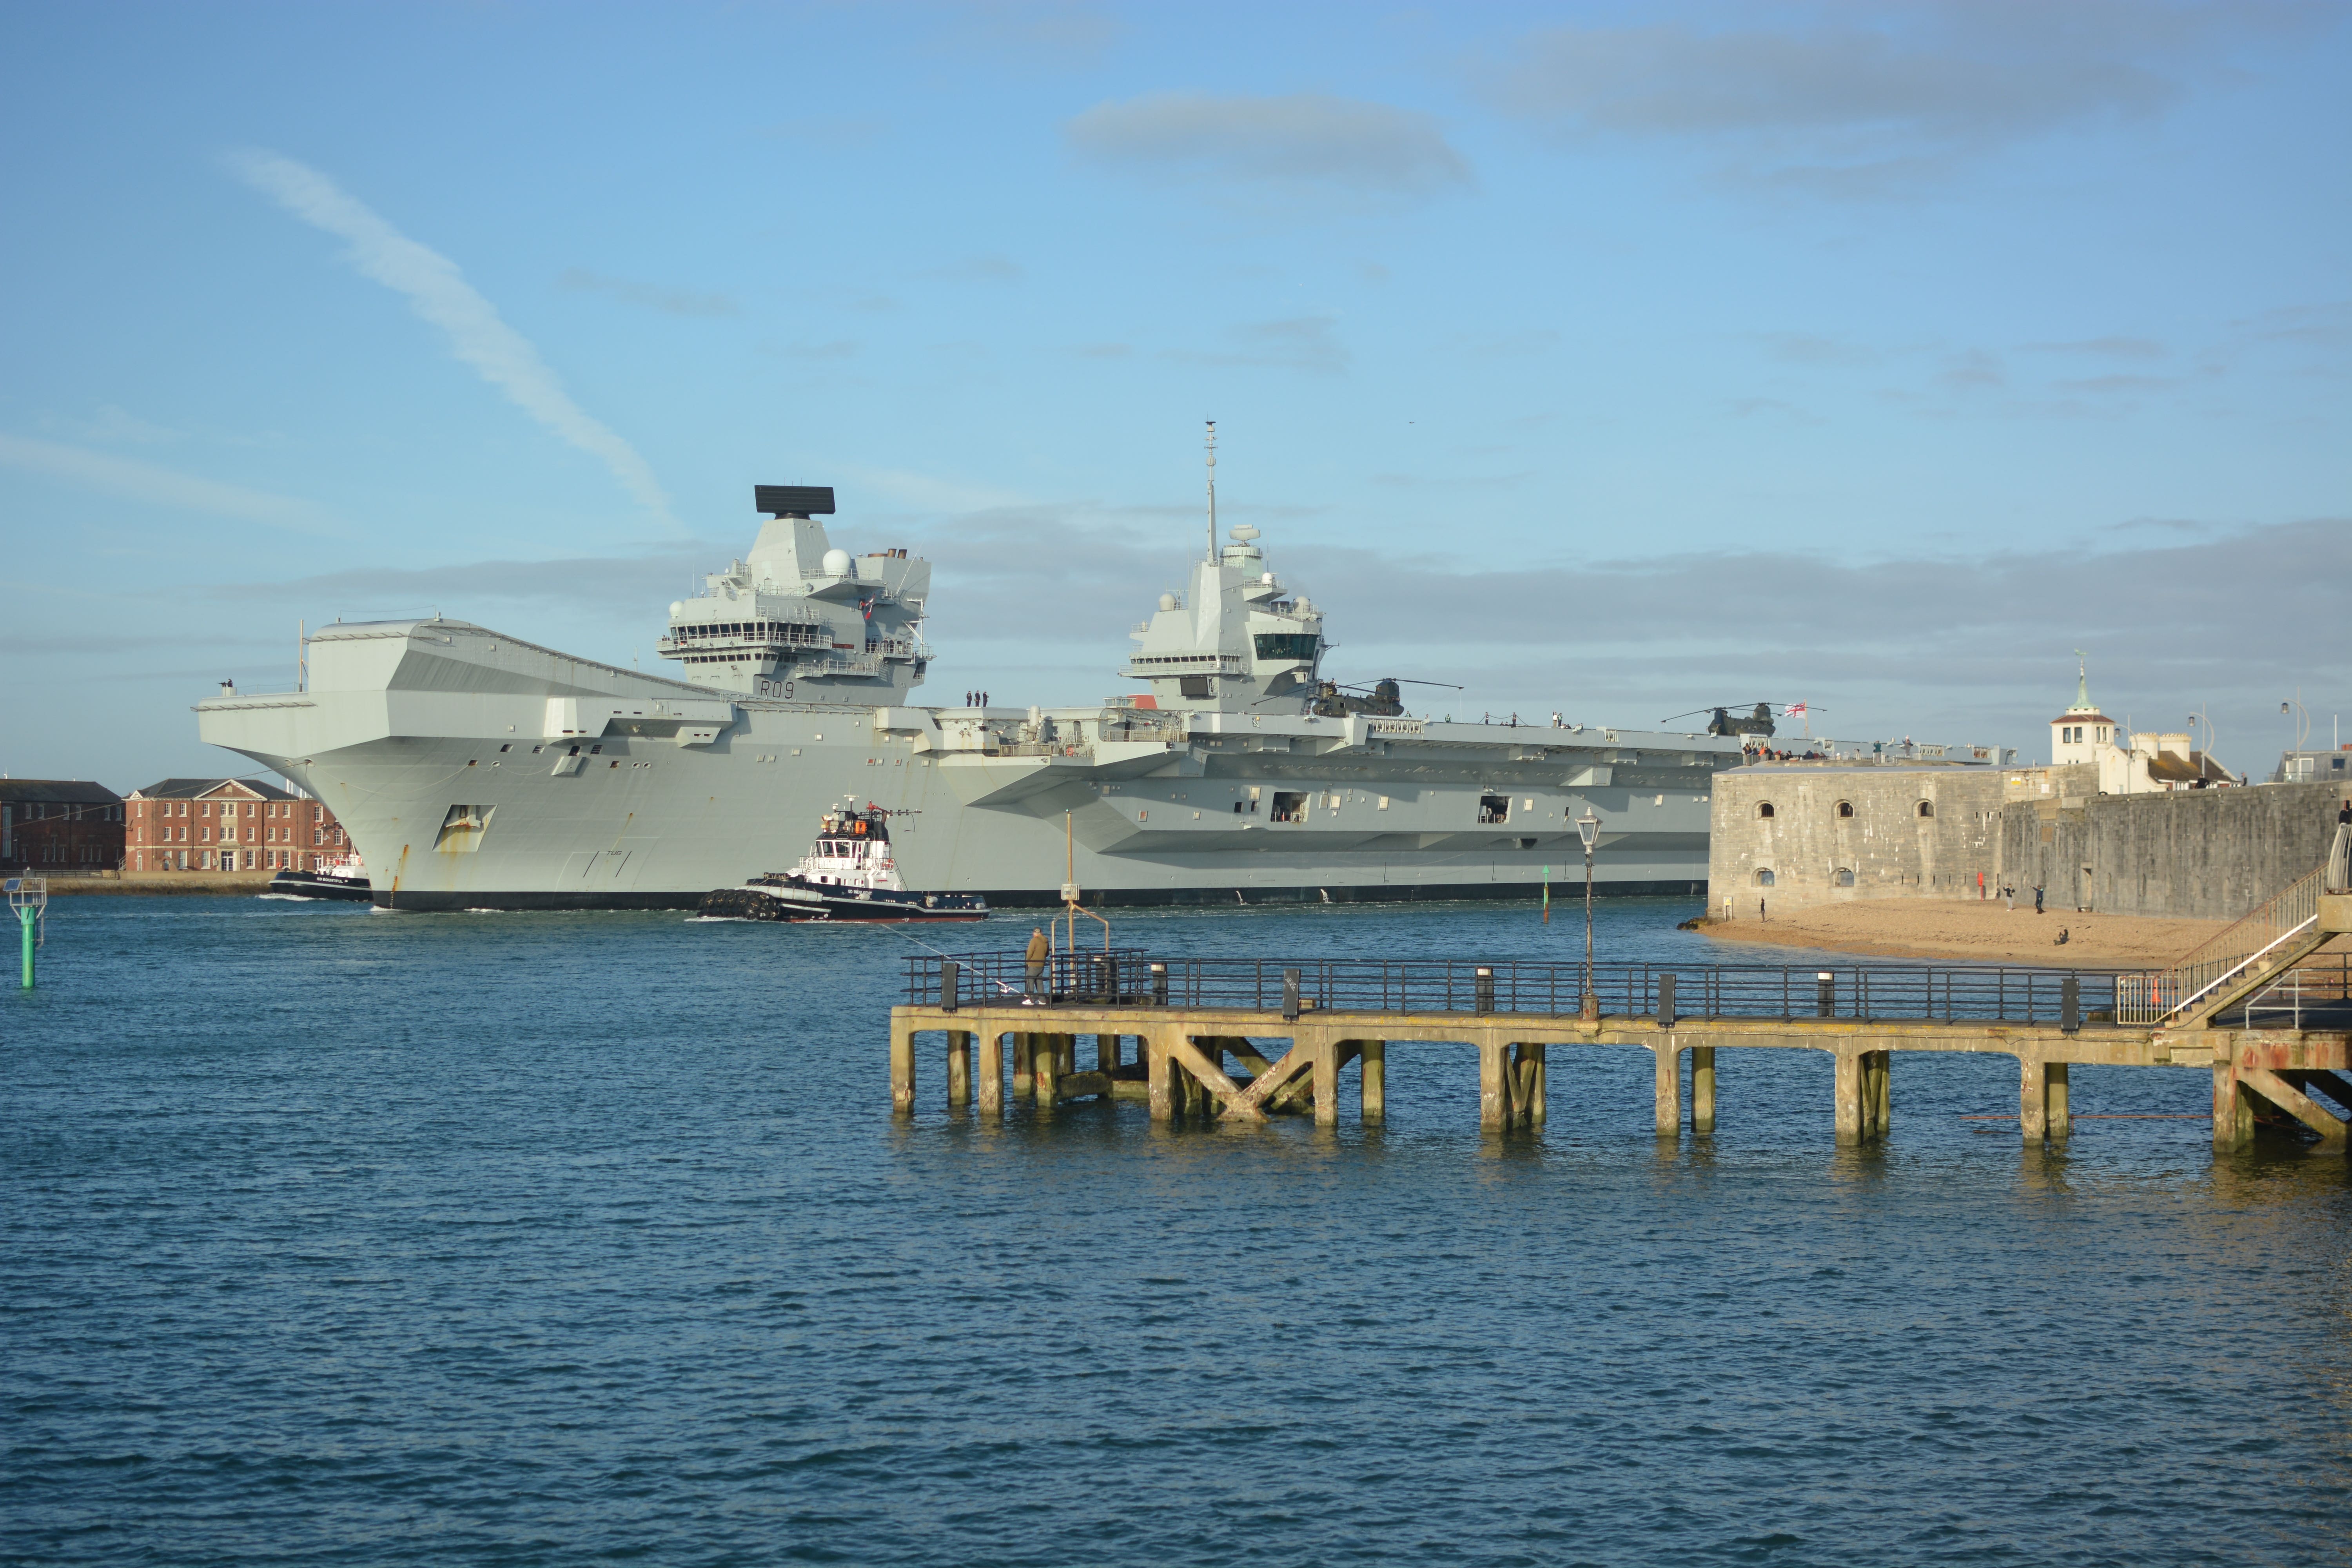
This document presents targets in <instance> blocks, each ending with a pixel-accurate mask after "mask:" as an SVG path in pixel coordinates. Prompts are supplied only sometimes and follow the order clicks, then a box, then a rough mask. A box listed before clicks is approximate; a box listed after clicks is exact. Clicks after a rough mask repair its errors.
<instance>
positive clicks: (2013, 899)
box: [2000, 888, 2017, 914]
mask: <svg viewBox="0 0 2352 1568" xmlns="http://www.w3.org/2000/svg"><path fill="white" fill-rule="evenodd" d="M2000 901H2001V902H2002V903H2004V904H2007V905H2008V906H2009V912H2010V913H2011V914H2015V913H2016V912H2017V889H2015V888H2003V889H2001V890H2000Z"/></svg>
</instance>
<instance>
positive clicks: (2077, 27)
mask: <svg viewBox="0 0 2352 1568" xmlns="http://www.w3.org/2000/svg"><path fill="white" fill-rule="evenodd" d="M1728 15H1731V16H1755V15H1756V13H1754V12H1752V11H1750V12H1748V13H1741V12H1738V11H1736V10H1735V11H1733V12H1731V13H1728ZM2326 25H2327V19H2326V10H2325V8H2323V7H2314V6H2305V5H2295V4H2269V3H2263V0H2243V3H2239V4H2231V5H2220V4H2200V3H2198V0H2188V3H2183V4H2170V5H2135V4H2130V3H2128V0H2070V3H2069V4H2066V5H2048V4H2044V3H2042V0H1929V3H1927V4H1919V5H1903V6H1895V7H1891V8H1884V9H1879V10H1875V11H1865V10H1857V9H1855V8H1852V7H1839V6H1818V7H1811V8H1799V9H1798V10H1796V11H1795V12H1793V13H1782V14H1780V16H1778V17H1776V18H1774V19H1773V20H1771V21H1769V22H1766V23H1764V24H1763V25H1760V26H1759V25H1753V24H1751V25H1749V26H1733V27H1727V28H1711V27H1707V26H1692V25H1690V24H1687V23H1684V22H1680V21H1667V22H1644V23H1643V24H1641V25H1636V26H1583V25H1569V26H1555V27H1547V28H1543V29H1539V30H1538V31H1536V32H1533V33H1530V34H1528V35H1527V36H1526V37H1521V38H1518V39H1516V40H1514V42H1513V44H1512V46H1511V48H1510V52H1509V56H1508V58H1505V59H1497V60H1496V61H1495V62H1494V63H1493V64H1492V65H1491V66H1490V67H1489V68H1487V69H1486V71H1485V72H1484V73H1483V84H1482V85H1483V86H1484V88H1485V89H1486V96H1487V98H1488V99H1489V100H1490V101H1491V102H1493V103H1494V104H1495V105H1496V107H1497V108H1499V109H1501V110H1503V111H1504V112H1506V113H1507V114H1512V115H1515V116H1517V117H1519V118H1522V119H1525V120H1528V121H1532V122H1535V123H1538V124H1541V125H1544V126H1547V127H1549V128H1550V129H1552V130H1555V131H1557V132H1561V133H1563V134H1566V135H1569V136H1571V137H1595V136H1599V137H1617V138H1627V139H1653V138H1665V139H1673V140H1680V141H1687V142H1709V143H1712V144H1714V145H1716V146H1717V147H1718V148H1719V149H1721V150H1722V152H1723V153H1724V154H1725V155H1726V157H1727V159H1728V160H1729V161H1730V165H1731V166H1730V167H1729V168H1728V169H1727V171H1726V172H1727V173H1730V174H1738V175H1742V176H1744V177H1746V178H1748V179H1752V180H1755V181H1757V182H1759V183H1761V184H1772V185H1780V186H1786V187H1792V188H1799V189H1805V190H1811V191H1813V192H1816V193H1819V194H1822V195H1839V196H1864V197H1874V196H1883V195H1900V194H1904V193H1906V192H1907V191H1910V190H1913V189H1916V188H1917V187H1918V186H1920V185H1922V184H1927V183H1931V182H1933V181H1935V180H1937V179H1939V178H1942V177H1944V176H1946V175H1948V174H1949V173H1950V172H1951V171H1952V170H1953V169H1954V168H1955V167H1956V166H1957V165H1958V163H1960V162H1961V161H1963V160H1965V159H1968V158H1970V157H1975V156H1979V155H1982V154H1984V153H1990V152H1992V151H1994V150H1997V149H2000V148H2003V147H2007V146H2011V145H2014V144H2017V143H2019V142H2024V141H2027V140H2029V139H2032V138H2034V137H2038V136H2042V135H2044V134H2047V133H2049V132H2053V131H2056V130H2058V129H2061V128H2063V127H2074V126H2081V125H2086V124H2095V123H2099V122H2102V121H2107V122H2112V121H2137V120H2146V119H2149V118H2152V117H2156V116H2158V115H2161V114H2163V113H2165V112H2166V111H2168V110H2170V109H2171V108H2173V107H2174V106H2175V105H2176V104H2178V103H2179V101H2180V100H2182V99H2184V98H2185V97H2186V96H2187V95H2188V93H2189V90H2190V89H2191V87H2192V86H2194V85H2196V84H2197V83H2199V82H2200V81H2202V80H2208V79H2217V78H2221V77H2223V76H2224V75H2225V72H2226V65H2227V62H2228V61H2229V59H2230V57H2231V56H2232V55H2233V54H2236V53H2238V52H2240V51H2242V50H2245V49H2248V48H2252V47H2261V46H2263V45H2268V44H2275V43H2276V42H2277V41H2278V40H2279V39H2281V38H2283V37H2294V36H2295V35H2297V34H2298V33H2301V32H2304V31H2307V30H2309V29H2310V28H2313V27H2315V26H2326Z"/></svg>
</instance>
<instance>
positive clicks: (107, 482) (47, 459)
mask: <svg viewBox="0 0 2352 1568" xmlns="http://www.w3.org/2000/svg"><path fill="white" fill-rule="evenodd" d="M0 463H5V464H6V465H7V466H8V467H10V468H22V469H25V470H26V471H27V472H30V473H36V474H44V475H47V477H48V478H50V479H64V480H66V481H68V483H71V484H77V485H80V486H82V487H83V488H84V489H93V490H97V491H99V492H100V493H101V494H105V495H110V496H119V497H121V499H122V500H134V501H143V502H146V503H148V504H150V505H154V506H168V507H176V508H179V509H182V510H189V511H205V512H211V513H212V514H213V515H214V516H215V517H233V518H236V519H239V520H241V521H246V522H259V523H266V524H268V526H270V527H271V528H283V529H288V530H290V531H293V532H296V533H319V534H339V533H341V532H342V531H343V530H342V529H341V528H340V527H338V526H337V525H336V524H335V523H334V522H333V521H332V520H331V519H330V518H329V517H327V515H326V514H325V513H323V512H322V511H320V510H319V508H317V507H316V506H313V505H312V504H311V503H310V502H309V501H306V500H294V499H293V498H291V497H289V496H274V495H269V494H267V493H265V492H263V491H261V490H249V489H244V488H243V487H241V486H238V485H225V484H222V483H221V482H220V481H218V480H217V479H198V478H197V477H196V476H194V474H183V473H179V472H176V471H174V470H173V469H171V468H158V467H156V466H155V465H154V464H152V463H142V462H141V461H139V460H138V459H137V458H119V457H116V456H114V455H113V454H112V453H110V452H92V451H89V450H88V449H86V448H84V447H68V446H65V445H63V444H61V443H59V442H56V441H37V440H34V439H31V438H29V437H22V436H0Z"/></svg>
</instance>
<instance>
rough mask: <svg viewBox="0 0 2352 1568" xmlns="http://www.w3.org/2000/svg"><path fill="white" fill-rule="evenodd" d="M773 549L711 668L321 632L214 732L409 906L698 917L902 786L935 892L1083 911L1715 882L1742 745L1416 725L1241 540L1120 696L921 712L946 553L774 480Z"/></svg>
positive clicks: (907, 841) (433, 627)
mask: <svg viewBox="0 0 2352 1568" xmlns="http://www.w3.org/2000/svg"><path fill="white" fill-rule="evenodd" d="M756 499H757V500H758V503H759V506H760V509H761V510H762V511H764V512H766V513H767V514H768V515H769V518H770V521H768V522H766V523H765V524H764V525H763V526H761V530H760V532H759V536H758V539H757V541H756V542H754V543H753V545H752V547H751V552H750V553H749V554H747V555H746V556H744V557H743V558H742V559H740V560H738V561H735V562H732V563H730V564H729V566H728V567H727V569H726V570H725V571H723V572H718V573H714V574H710V575H709V577H708V578H707V579H706V582H705V589H704V592H702V593H701V594H699V595H696V596H695V597H693V598H691V599H686V600H681V601H679V602H677V603H675V604H673V605H670V607H669V608H670V617H669V627H668V632H667V636H666V637H663V639H662V640H661V643H660V645H659V646H660V650H661V652H662V654H663V656H664V657H665V658H671V659H675V660H677V662H678V663H679V665H680V666H681V668H682V670H683V673H684V676H685V679H665V678H661V677H656V676H652V675H646V674H642V673H640V672H637V671H635V670H629V669H622V668H615V667H614V666H612V665H606V664H600V663H597V662H595V661H593V660H589V659H582V658H573V657H572V656H570V655H567V654H563V653H560V652H558V651H556V650H554V649H551V648H547V647H540V646H538V645H536V644H533V643H530V642H526V641H523V640H520V639H519V638H516V637H511V636H509V635H508V634H506V633H504V632H499V631H495V630H492V629H490V628H489V627H487V626H475V625H471V624H469V623H467V622H463V621H455V620H443V619H437V618H436V619H426V620H403V621H388V622H372V623H366V624H336V625H333V626H327V627H325V628H323V629H321V630H320V631H319V632H317V633H315V634H313V635H312V637H311V638H310V647H309V679H308V680H307V683H306V685H305V688H304V689H301V690H298V691H293V692H282V693H270V694H263V693H239V692H236V691H234V690H228V689H225V690H224V692H223V694H222V695H221V696H219V697H217V698H215V699H213V700H208V701H205V702H203V703H201V704H199V705H198V707H197V712H198V714H199V715H200V716H201V723H202V728H203V734H204V738H205V740H207V741H209V742H214V743H215V744H218V745H222V746H226V747H229V748H231V749H233V750H235V751H238V752H243V753H245V754H246V755H247V756H249V757H251V758H253V759H254V760H255V761H257V762H258V763H261V764H262V765H264V766H265V767H268V768H269V769H272V770H273V771H276V772H278V773H283V774H285V775H286V776H287V777H288V778H289V779H290V780H292V781H293V782H294V783H296V784H299V785H300V786H301V787H302V788H304V789H306V790H308V791H310V792H311V793H312V794H314V795H317V796H318V797H319V798H320V799H321V800H323V801H324V802H325V803H326V804H327V805H328V806H329V807H330V808H331V810H332V811H333V812H334V814H335V816H336V819H337V821H339V822H340V823H341V825H342V826H344V828H345V829H346V830H347V831H348V832H349V833H350V834H351V836H352V841H353V842H354V843H355V844H356V846H357V847H358V848H359V850H360V852H361V854H362V856H363V857H364V858H365V859H366V862H367V865H368V866H369V868H370V869H371V872H372V874H373V884H374V896H375V901H376V902H377V903H378V904H379V905H381V906H384V907H389V908H394V909H402V910H435V909H443V910H446V909H550V908H555V909H595V908H631V907H638V908H692V907H694V905H695V904H696V902H697V901H698V900H699V899H700V898H701V897H702V895H703V894H704V893H706V892H708V891H709V889H713V888H719V887H725V886H729V885H730V884H736V883H740V882H742V881H743V880H744V879H746V878H748V877H752V876H756V875H759V874H761V873H762V872H770V871H777V870H781V869H782V868H787V867H790V866H791V865H793V862H794V861H795V860H796V859H797V858H799V857H800V855H801V854H802V853H803V850H804V849H805V848H806V835H807V831H808V824H809V823H810V822H812V821H814V820H815V819H816V818H817V817H819V816H822V815H823V814H824V813H825V812H827V811H836V810H840V809H842V808H844V807H850V806H855V807H864V806H867V805H872V806H876V807H879V808H881V809H883V810H885V811H887V813H888V814H889V821H890V824H891V833H892V838H893V847H894V849H895V851H896V854H897V858H898V868H899V870H900V872H901V874H902V875H903V877H904V878H905V880H906V883H907V885H908V887H910V888H914V889H922V890H926V891H937V892H969V893H979V894H982V895H984V896H985V897H986V898H987V899H988V900H990V901H992V902H993V903H996V904H1012V905H1019V904H1049V903H1056V902H1059V901H1060V900H1061V897H1062V889H1063V885H1064V881H1065V876H1066V871H1065V867H1066V856H1067V857H1068V864H1069V866H1070V868H1071V870H1070V874H1072V875H1074V876H1075V878H1076V882H1077V885H1078V887H1079V889H1081V896H1082V897H1083V898H1084V899H1085V900H1086V901H1087V902H1089V903H1096V902H1102V903H1196V902H1224V903H1232V902H1242V903H1257V902H1262V901H1272V900H1323V901H1330V902H1339V901H1347V900H1402V899H1450V898H1476V897H1496V896H1512V897H1520V896H1531V895H1533V894H1534V893H1535V892H1536V890H1537V889H1538V885H1539V884H1540V883H1541V881H1542V880H1543V879H1545V878H1546V876H1547V875H1549V877H1550V878H1552V879H1555V880H1566V879H1570V868H1571V867H1573V868H1574V872H1573V878H1574V879H1575V880H1578V881H1580V880H1581V878H1582V856H1583V850H1582V846H1581V843H1580V838H1579V836H1578V832H1577V827H1576V820H1577V819H1578V818H1579V817H1580V816H1584V815H1586V814H1587V813H1590V814H1591V815H1592V816H1594V817H1596V818H1597V819H1598V820H1599V822H1600V825H1601V826H1600V829H1599V839H1598V851H1597V860H1596V879H1597V881H1598V884H1599V887H1600V889H1601V891H1603V892H1608V893H1668V892H1671V893H1682V894H1687V893H1692V892H1697V891H1702V890H1703V889H1704V888H1705V884H1706V852H1707V811H1708V796H1709V794H1710V785H1711V781H1712V778H1713V775H1714V773H1716V771H1717V769H1720V768H1727V767H1734V766H1737V765H1738V763H1739V761H1740V750H1739V740H1738V737H1737V736H1713V735H1705V734H1685V733H1660V732H1642V731H1632V730H1617V729H1605V728H1591V727H1586V726H1583V725H1565V724H1561V725H1551V724H1547V725H1540V726H1538V725H1526V726H1520V725H1494V724H1486V723H1480V724H1468V723H1453V722H1450V721H1433V720H1429V719H1426V718H1417V717H1413V716H1412V715H1410V714H1408V713H1406V712H1405V711H1404V710H1403V705H1402V702H1401V701H1399V700H1397V698H1396V695H1395V692H1396V688H1395V687H1394V686H1393V685H1391V684H1390V683H1386V682H1383V683H1382V684H1381V687H1380V688H1379V689H1377V691H1376V692H1375V694H1374V695H1373V696H1371V697H1370V698H1361V697H1354V696H1349V695H1346V694H1344V693H1342V692H1341V691H1340V690H1339V689H1338V688H1337V687H1335V686H1334V685H1333V684H1332V683H1331V682H1329V681H1328V680H1327V679H1323V676H1322V663H1323V659H1324V658H1325V655H1326V652H1327V649H1328V646H1329V645H1328V643H1327V642H1326V640H1325V637H1324V620H1323V612H1322V610H1321V608H1320V607H1319V606H1318V605H1316V604H1315V603H1314V602H1313V601H1312V600H1311V599H1309V598H1308V597H1307V595H1305V594H1303V593H1299V592H1297V591H1295V590H1293V589H1292V588H1291V587H1290V586H1288V585H1287V584H1286V583H1285V582H1284V581H1283V579H1282V578H1281V577H1280V576H1279V575H1278V574H1276V573H1275V572H1274V571H1273V570H1272V569H1271V568H1270V566H1269V565H1268V563H1267V561H1266V559H1265V552H1264V551H1263V550H1262V548H1261V547H1260V545H1259V543H1258V535H1257V531H1256V530H1255V529H1253V528H1250V527H1247V526H1243V527H1238V528H1234V529H1233V530H1232V531H1230V533H1229V535H1228V536H1227V537H1226V539H1225V540H1224V541H1223V542H1216V534H1215V527H1214V523H1213V522H1212V525H1211V540H1212V547H1211V549H1210V550H1208V551H1207V552H1204V553H1203V555H1202V558H1201V559H1200V560H1198V561H1197V562H1195V563H1194V564H1193V567H1192V574H1191V580H1190V582H1189V584H1188V585H1187V587H1186V589H1185V590H1184V591H1183V592H1181V593H1174V592H1171V593H1167V594H1163V595H1160V601H1159V605H1158V607H1157V608H1156V610H1154V611H1153V612H1152V614H1151V615H1150V618H1149V619H1148V620H1146V621H1145V622H1143V623H1142V624H1141V625H1140V626H1139V627H1138V628H1137V630H1136V632H1135V633H1134V638H1133V640H1134V643H1135V647H1134V649H1133V651H1132V652H1131V654H1130V655H1129V658H1128V661H1127V663H1126V666H1125V668H1124V669H1123V670H1122V672H1121V673H1123V674H1124V675H1125V676H1126V677H1127V678H1128V679H1129V681H1130V682H1132V683H1133V684H1134V685H1136V686H1139V687H1140V688H1142V689H1141V690H1139V691H1136V692H1133V693H1132V694H1129V695H1122V696H1117V697H1113V698H1111V699H1109V700H1106V701H1105V702H1104V703H1102V704H1101V705H1099V706H1097V707H1085V708H1042V707H1039V708H1014V707H1005V706H994V707H986V708H980V707H961V708H934V707H923V706H919V705H917V704H915V703H914V702H913V700H912V693H913V691H914V689H915V688H916V687H917V686H919V684H921V683H922V681H923V679H924V678H925V674H926V671H927V668H928V667H929V663H930V660H931V658H932V653H931V650H930V648H929V647H928V645H927V644H926V643H925V641H924V638H923V625H924V621H925V619H926V616H927V613H928V603H929V595H930V591H931V583H930V575H931V570H930V565H929V563H928V562H926V561H923V560H921V559H920V558H919V557H914V556H910V555H909V554H908V552H906V551H904V550H891V551H883V552H873V553H868V554H865V555H859V556H855V557H853V556H852V555H851V554H850V553H849V552H847V551H845V550H843V549H841V548H839V547H837V546H835V544H834V543H833V542H831V540H830V538H829V537H828V535H827V533H826V531H825V527H824V523H823V521H820V519H821V518H822V517H824V516H826V515H829V514H830V513H831V512H832V511H833V505H834V502H833V492H832V491H831V490H830V489H824V488H822V487H814V486H807V487H786V486H765V485H763V486H761V487H759V489H758V490H757V493H756Z"/></svg>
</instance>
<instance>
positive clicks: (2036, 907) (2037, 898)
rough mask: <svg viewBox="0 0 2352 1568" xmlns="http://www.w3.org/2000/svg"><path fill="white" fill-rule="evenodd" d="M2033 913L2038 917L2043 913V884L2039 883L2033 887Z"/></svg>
mask: <svg viewBox="0 0 2352 1568" xmlns="http://www.w3.org/2000/svg"><path fill="white" fill-rule="evenodd" d="M2033 912H2034V913H2035V914H2037V915H2038V914H2040V913H2041V912H2042V884H2041V883H2039V882H2036V883H2035V884H2034V885H2033Z"/></svg>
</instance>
